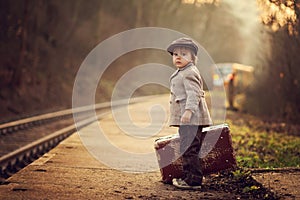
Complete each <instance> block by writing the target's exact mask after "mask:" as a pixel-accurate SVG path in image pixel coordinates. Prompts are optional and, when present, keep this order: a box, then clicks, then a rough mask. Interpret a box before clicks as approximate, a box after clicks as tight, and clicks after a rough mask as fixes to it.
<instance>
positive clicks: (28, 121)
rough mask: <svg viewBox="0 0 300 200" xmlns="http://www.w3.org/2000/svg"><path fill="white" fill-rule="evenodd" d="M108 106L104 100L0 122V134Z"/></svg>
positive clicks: (108, 103)
mask: <svg viewBox="0 0 300 200" xmlns="http://www.w3.org/2000/svg"><path fill="white" fill-rule="evenodd" d="M109 106H110V102H104V103H99V104H95V105H89V106H83V107H79V108H74V109H67V110H62V111H57V112H52V113H47V114H42V115H37V116H33V117H29V118H25V119H20V120H17V121H12V122H7V123H4V124H0V135H1V134H7V133H12V132H15V131H18V130H22V129H26V128H29V127H32V126H36V125H39V124H42V123H44V122H47V121H50V120H54V119H59V118H63V117H66V116H70V115H72V114H78V113H84V112H88V111H92V110H98V109H102V108H107V107H109Z"/></svg>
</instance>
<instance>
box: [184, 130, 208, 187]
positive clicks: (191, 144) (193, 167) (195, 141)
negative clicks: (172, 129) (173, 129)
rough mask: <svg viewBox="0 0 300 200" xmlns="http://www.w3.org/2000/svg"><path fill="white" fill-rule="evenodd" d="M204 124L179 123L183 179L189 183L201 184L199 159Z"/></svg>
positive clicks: (201, 175)
mask: <svg viewBox="0 0 300 200" xmlns="http://www.w3.org/2000/svg"><path fill="white" fill-rule="evenodd" d="M203 127H204V126H192V125H181V126H180V127H179V136H180V153H181V155H182V162H183V178H182V179H183V180H184V181H185V182H186V183H187V184H189V185H193V186H195V185H201V184H202V179H203V173H202V170H201V163H200V159H199V152H200V149H201V145H202V140H203V137H202V128H203Z"/></svg>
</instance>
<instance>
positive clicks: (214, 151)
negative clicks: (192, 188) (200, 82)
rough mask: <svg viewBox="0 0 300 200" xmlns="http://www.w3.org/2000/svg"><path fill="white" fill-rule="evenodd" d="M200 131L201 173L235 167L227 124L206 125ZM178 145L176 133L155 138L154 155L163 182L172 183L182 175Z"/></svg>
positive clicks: (178, 140)
mask: <svg viewBox="0 0 300 200" xmlns="http://www.w3.org/2000/svg"><path fill="white" fill-rule="evenodd" d="M202 132H203V134H202V141H203V142H202V147H201V150H200V153H199V159H200V162H201V166H202V172H203V174H204V175H206V174H211V173H216V172H220V171H222V170H231V169H234V168H236V159H235V153H234V150H233V147H232V140H231V135H230V129H229V127H228V125H227V124H221V125H215V126H210V127H206V128H204V129H203V131H202ZM179 146H180V138H179V135H178V134H174V135H170V136H165V137H161V138H158V139H156V140H155V150H156V156H157V160H158V164H159V167H160V171H161V175H162V181H163V182H164V183H172V179H173V178H181V177H182V158H181V156H180V153H179Z"/></svg>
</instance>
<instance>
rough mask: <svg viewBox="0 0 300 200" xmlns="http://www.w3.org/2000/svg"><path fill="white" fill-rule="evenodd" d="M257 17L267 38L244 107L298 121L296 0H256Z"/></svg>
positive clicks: (298, 4)
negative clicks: (258, 14)
mask: <svg viewBox="0 0 300 200" xmlns="http://www.w3.org/2000/svg"><path fill="white" fill-rule="evenodd" d="M257 2H258V5H259V7H260V9H261V16H260V17H261V21H262V23H263V24H265V25H266V26H267V28H266V29H265V30H264V33H263V34H265V35H267V38H268V40H269V44H270V51H265V52H264V54H263V55H262V57H263V60H262V62H261V63H260V64H259V65H258V66H257V67H259V68H260V70H259V71H258V73H256V80H255V84H254V85H253V86H252V89H251V90H250V91H248V93H247V102H246V105H245V106H246V107H247V109H248V110H249V111H251V112H252V113H255V114H258V115H261V116H267V117H268V118H269V119H270V120H273V121H280V120H285V121H287V122H292V123H298V122H299V119H300V105H299V101H300V82H299V81H300V68H299V66H300V57H299V52H300V40H299V31H300V29H299V27H300V22H299V14H300V10H299V9H300V1H298V0H258V1H257Z"/></svg>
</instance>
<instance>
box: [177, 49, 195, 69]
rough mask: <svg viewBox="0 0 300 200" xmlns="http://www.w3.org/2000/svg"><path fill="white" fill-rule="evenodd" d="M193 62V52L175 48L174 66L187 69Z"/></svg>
mask: <svg viewBox="0 0 300 200" xmlns="http://www.w3.org/2000/svg"><path fill="white" fill-rule="evenodd" d="M190 62H192V52H191V51H190V50H189V49H187V48H183V47H178V48H175V49H174V51H173V64H174V65H175V66H176V67H177V68H182V67H185V66H186V65H187V64H189V63H190Z"/></svg>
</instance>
